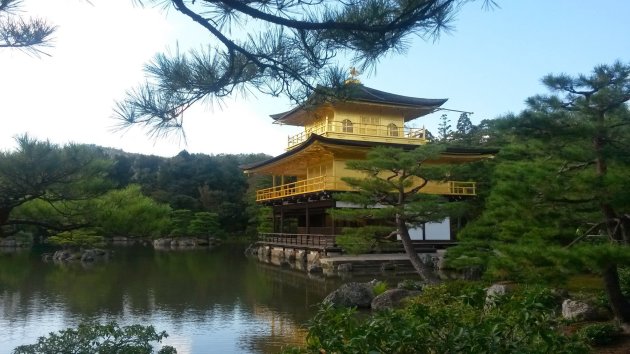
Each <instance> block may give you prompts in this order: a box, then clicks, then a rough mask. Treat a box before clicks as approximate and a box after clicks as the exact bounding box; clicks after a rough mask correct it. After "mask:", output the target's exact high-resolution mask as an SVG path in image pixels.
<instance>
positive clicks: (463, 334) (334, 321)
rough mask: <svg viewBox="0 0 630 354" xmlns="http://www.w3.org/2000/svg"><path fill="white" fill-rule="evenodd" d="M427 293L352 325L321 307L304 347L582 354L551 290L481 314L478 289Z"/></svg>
mask: <svg viewBox="0 0 630 354" xmlns="http://www.w3.org/2000/svg"><path fill="white" fill-rule="evenodd" d="M453 289H454V292H453V293H452V292H451V290H449V287H448V286H447V285H439V286H432V287H426V288H425V289H424V291H423V293H422V294H421V295H420V296H418V297H417V298H415V299H414V300H413V301H412V302H411V303H410V304H409V305H408V306H407V307H405V308H404V309H400V310H391V311H383V312H378V313H375V314H372V315H371V317H369V318H367V319H362V320H360V321H359V320H357V317H356V316H355V315H354V313H353V310H348V309H334V308H332V307H330V306H323V307H322V308H320V310H319V311H318V313H317V314H316V315H315V317H314V318H313V320H312V321H311V322H310V326H309V333H308V336H307V347H306V348H303V349H301V350H297V349H293V352H302V353H319V352H326V353H328V352H330V353H333V352H338V353H369V352H377V353H420V354H422V353H558V354H562V353H565V354H578V353H587V352H588V350H589V348H588V347H587V346H586V345H585V344H584V343H583V342H582V340H581V339H580V338H578V337H577V336H564V335H562V334H561V333H560V331H559V327H560V322H559V320H557V316H556V314H555V312H554V310H553V306H550V305H549V303H548V299H549V298H550V292H549V291H547V290H544V289H525V290H523V291H522V292H520V293H514V294H511V295H506V296H502V297H499V298H498V301H497V304H498V306H493V307H491V308H486V307H485V304H484V302H483V301H481V300H480V299H481V298H482V297H481V296H480V294H481V293H482V292H483V288H482V287H481V286H479V285H476V286H470V287H466V286H463V285H461V284H458V285H457V286H453Z"/></svg>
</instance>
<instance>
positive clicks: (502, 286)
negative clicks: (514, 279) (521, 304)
mask: <svg viewBox="0 0 630 354" xmlns="http://www.w3.org/2000/svg"><path fill="white" fill-rule="evenodd" d="M513 290H514V284H513V283H509V282H506V283H496V284H492V285H490V287H488V288H486V305H485V307H486V308H489V307H493V306H494V305H495V303H496V301H497V299H498V298H499V297H501V296H504V295H507V294H510V293H511V292H513Z"/></svg>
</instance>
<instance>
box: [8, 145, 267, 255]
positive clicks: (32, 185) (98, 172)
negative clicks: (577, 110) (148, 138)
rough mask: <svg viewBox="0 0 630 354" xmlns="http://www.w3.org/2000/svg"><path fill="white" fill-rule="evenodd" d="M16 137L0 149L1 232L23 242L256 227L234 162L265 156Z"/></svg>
mask: <svg viewBox="0 0 630 354" xmlns="http://www.w3.org/2000/svg"><path fill="white" fill-rule="evenodd" d="M16 140H17V145H18V147H17V148H16V149H15V150H13V151H4V152H2V153H0V236H3V237H5V238H6V237H11V238H17V239H18V240H20V241H23V242H25V243H30V242H32V241H33V240H34V239H42V238H46V237H49V236H52V237H53V238H52V240H56V241H59V242H58V243H60V244H66V245H82V244H91V243H94V242H96V243H98V242H102V241H104V240H105V239H107V238H112V237H116V236H122V237H129V238H152V237H164V236H197V235H204V236H225V235H228V234H230V235H234V234H244V233H246V232H250V233H251V232H252V230H255V223H253V220H254V221H255V215H256V207H255V205H254V204H253V203H252V201H253V196H252V197H250V198H248V195H249V194H250V193H253V192H251V191H249V187H248V186H249V184H248V182H247V176H246V175H245V174H243V171H242V170H241V169H240V168H239V166H240V165H242V164H246V163H251V162H253V161H259V160H264V159H266V158H269V156H267V155H264V154H241V155H223V154H219V155H206V154H190V153H188V152H187V151H185V150H184V151H182V152H180V153H179V154H178V155H176V156H173V157H170V158H166V157H159V156H153V155H150V156H149V155H142V154H131V153H126V152H124V151H121V150H117V149H111V148H104V147H100V146H95V145H77V144H68V145H64V146H59V145H56V144H53V143H51V142H49V141H39V140H36V139H33V138H30V137H29V136H28V135H24V136H20V137H17V138H16ZM256 181H259V180H256ZM257 183H264V181H262V182H257ZM248 191H249V192H248ZM248 227H250V229H249V230H248ZM252 227H253V229H252Z"/></svg>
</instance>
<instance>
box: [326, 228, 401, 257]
mask: <svg viewBox="0 0 630 354" xmlns="http://www.w3.org/2000/svg"><path fill="white" fill-rule="evenodd" d="M391 231H392V227H380V226H364V227H359V228H351V227H346V228H344V230H343V234H342V235H339V236H338V237H337V239H336V240H337V244H338V245H339V246H340V247H341V248H342V249H343V250H344V251H345V252H347V253H349V254H361V253H370V252H372V251H375V250H377V248H378V246H379V244H381V243H382V242H383V241H382V239H383V237H385V236H387V235H388V234H389V233H390V232H391Z"/></svg>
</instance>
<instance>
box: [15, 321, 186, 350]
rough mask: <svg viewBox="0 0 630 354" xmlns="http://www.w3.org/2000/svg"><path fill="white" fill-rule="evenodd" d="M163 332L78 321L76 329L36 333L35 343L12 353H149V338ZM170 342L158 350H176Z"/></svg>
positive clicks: (163, 335) (161, 335)
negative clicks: (40, 335)
mask: <svg viewBox="0 0 630 354" xmlns="http://www.w3.org/2000/svg"><path fill="white" fill-rule="evenodd" d="M167 336H168V334H167V333H166V332H160V333H158V332H156V331H155V328H153V326H141V325H132V326H125V327H120V326H118V324H116V323H115V322H111V323H108V324H104V325H101V324H98V323H82V324H80V325H79V326H78V327H77V328H76V329H74V328H67V329H65V330H61V331H59V332H58V333H50V334H49V335H48V337H39V339H38V340H37V343H35V344H30V345H21V346H19V347H17V348H15V349H14V351H13V354H48V353H99V354H118V353H125V354H150V353H153V346H152V345H151V342H158V343H159V342H161V341H162V339H163V338H166V337H167ZM176 353H177V350H175V348H173V347H171V346H164V347H162V349H160V351H158V354H176Z"/></svg>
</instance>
